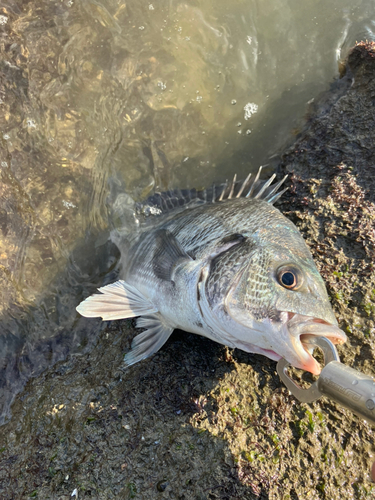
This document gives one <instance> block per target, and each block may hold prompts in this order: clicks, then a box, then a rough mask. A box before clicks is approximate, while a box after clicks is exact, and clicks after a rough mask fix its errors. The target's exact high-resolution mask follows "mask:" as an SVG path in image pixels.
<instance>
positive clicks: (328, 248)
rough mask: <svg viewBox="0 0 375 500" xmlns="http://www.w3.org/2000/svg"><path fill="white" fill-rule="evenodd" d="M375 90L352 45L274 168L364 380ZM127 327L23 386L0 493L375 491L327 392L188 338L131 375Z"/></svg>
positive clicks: (355, 429) (180, 336)
mask: <svg viewBox="0 0 375 500" xmlns="http://www.w3.org/2000/svg"><path fill="white" fill-rule="evenodd" d="M374 97H375V45H374V44H368V43H361V44H358V45H357V46H356V47H355V48H354V49H353V51H352V52H351V54H350V56H349V60H348V64H347V74H346V76H345V77H344V78H343V79H341V80H339V81H338V82H336V83H335V84H334V85H333V87H332V89H331V92H330V93H329V94H328V95H325V96H322V98H321V99H320V100H319V101H318V102H317V103H316V104H315V106H314V108H312V109H311V112H310V117H309V119H308V123H307V126H306V129H305V130H304V131H303V132H301V133H300V136H299V137H297V138H296V142H295V144H294V145H293V146H292V147H291V148H289V149H288V150H287V151H286V152H285V153H284V154H283V155H282V157H281V161H280V164H279V170H280V173H284V172H285V171H287V172H289V173H290V181H291V188H290V190H289V193H287V194H286V195H284V197H283V199H282V202H281V204H280V208H281V209H282V210H283V212H284V213H285V214H286V215H287V216H288V217H290V218H291V219H292V220H293V221H294V222H295V223H296V224H297V226H298V227H299V228H300V230H301V232H302V233H303V235H304V236H305V238H306V240H307V242H308V244H309V246H310V248H311V250H312V252H313V255H314V257H315V260H316V262H317V265H318V267H319V269H320V271H321V273H322V275H323V277H324V279H325V281H326V283H327V287H328V292H329V295H330V297H331V299H332V303H333V307H334V309H335V312H336V314H337V317H338V320H339V323H340V326H341V327H342V328H343V329H344V330H345V331H346V332H347V334H348V342H347V343H346V344H345V345H344V346H342V347H340V348H339V353H340V356H341V359H342V361H343V362H345V363H347V364H349V365H350V366H352V367H354V368H356V369H359V370H361V371H363V372H365V373H367V374H370V375H375V369H374V366H375V365H374V360H375V321H374V320H375V270H374V249H375V247H374V245H375V234H374V227H375V226H374V217H375V199H374V196H375V195H374V192H375V191H374V187H375V186H374V183H375V181H374V173H375V147H374V144H375V123H374V121H375V118H374V116H375V115H374V106H373V103H374V102H375V101H374ZM0 222H1V221H0ZM133 333H134V332H133V326H132V323H130V322H129V321H123V322H116V323H112V324H110V325H109V326H108V327H107V328H106V329H103V330H102V331H101V333H100V335H99V337H98V340H97V343H96V345H95V346H94V347H93V348H91V349H87V350H86V351H84V352H82V353H76V354H74V355H73V354H72V355H70V356H69V357H68V359H67V360H65V361H62V362H60V363H58V364H56V365H55V366H54V367H53V368H51V369H49V370H47V371H45V372H44V373H43V374H42V375H40V376H39V377H37V378H34V379H32V380H31V381H29V383H28V384H27V386H26V388H25V390H24V391H23V393H21V394H20V395H19V396H18V397H17V399H16V401H15V403H14V405H13V408H12V413H13V417H12V420H11V421H10V422H9V423H8V424H6V425H5V426H3V427H2V428H1V430H0V453H1V454H0V497H1V498H7V499H8V498H9V499H11V498H14V499H16V498H17V499H18V498H29V497H30V498H53V499H59V500H60V499H61V500H62V499H68V498H71V494H72V493H73V492H74V490H77V494H78V497H79V498H97V499H107V498H108V499H110V498H116V499H117V498H119V499H128V498H147V499H153V498H155V499H159V498H175V499H216V498H217V499H219V498H220V499H235V498H239V499H240V498H241V499H253V498H258V497H260V498H264V499H283V500H286V499H297V498H298V499H306V498H309V499H339V498H345V499H351V498H353V499H362V498H363V499H366V498H369V499H370V498H374V495H375V485H374V484H373V483H371V479H370V469H371V464H372V462H373V461H374V459H375V445H374V430H373V428H371V427H370V426H369V425H368V424H367V423H365V422H363V421H360V420H359V419H358V418H356V417H355V416H353V415H352V414H351V413H350V412H349V411H347V410H344V409H342V408H340V407H338V406H336V405H335V404H333V403H330V402H329V401H327V400H325V399H321V400H319V401H318V402H316V403H314V404H311V405H303V404H299V403H298V402H296V400H295V399H294V398H293V397H292V396H290V395H289V394H288V391H287V390H286V389H285V387H283V385H282V383H281V382H280V380H279V378H278V376H277V374H276V372H275V363H274V362H272V361H270V360H268V359H266V358H264V357H262V356H256V355H247V354H245V353H242V352H240V351H231V350H229V349H227V348H225V347H222V346H219V345H217V344H214V343H212V342H210V341H208V340H206V339H203V338H199V337H198V336H194V335H190V334H185V333H182V332H177V333H175V334H174V335H173V336H172V338H171V340H170V341H169V342H168V343H167V344H166V346H165V347H164V348H163V349H162V350H161V351H160V352H159V353H157V354H156V355H155V356H153V357H152V359H149V360H145V361H144V362H142V363H140V364H139V365H136V366H134V367H132V368H131V369H128V370H126V371H125V370H124V369H123V364H122V359H123V353H124V352H125V351H126V350H127V349H129V346H130V341H131V337H132V336H133ZM297 376H298V374H297ZM302 378H303V379H304V380H305V381H308V377H306V376H304V377H302Z"/></svg>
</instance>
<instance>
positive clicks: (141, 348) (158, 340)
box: [124, 314, 174, 366]
mask: <svg viewBox="0 0 375 500" xmlns="http://www.w3.org/2000/svg"><path fill="white" fill-rule="evenodd" d="M137 327H138V328H147V330H145V331H144V332H142V333H140V334H139V335H137V336H136V337H135V338H134V340H133V342H132V346H131V347H132V349H131V351H130V352H128V353H127V354H125V357H124V361H125V364H126V365H127V366H130V365H134V364H135V363H138V361H141V360H142V359H145V358H148V357H149V356H151V355H152V354H154V353H155V352H156V351H158V350H159V349H160V348H161V347H162V346H163V345H164V344H165V342H166V341H167V340H168V338H169V337H170V335H171V333H172V332H173V330H174V328H173V327H171V326H169V325H167V324H165V323H164V322H163V320H162V318H160V317H159V315H156V314H150V315H147V316H143V317H141V318H138V319H137Z"/></svg>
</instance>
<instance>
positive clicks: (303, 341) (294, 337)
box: [284, 314, 347, 375]
mask: <svg viewBox="0 0 375 500" xmlns="http://www.w3.org/2000/svg"><path fill="white" fill-rule="evenodd" d="M285 326H286V327H287V329H288V334H289V338H290V341H291V345H292V351H291V352H289V353H288V355H289V356H288V357H289V359H288V357H287V356H284V357H285V359H286V360H287V361H289V363H290V364H292V365H293V366H295V367H296V368H300V369H302V370H306V371H308V372H311V373H312V374H313V375H319V374H320V372H321V367H320V365H319V363H318V362H317V361H316V359H315V358H314V357H313V356H312V352H313V349H314V347H312V346H311V344H310V343H309V338H311V336H320V337H327V338H328V339H329V340H330V341H331V342H332V343H333V344H336V345H337V344H343V343H344V342H345V341H346V340H347V337H346V335H345V333H344V332H343V331H342V330H341V329H340V328H339V327H338V326H336V325H332V324H331V323H328V322H326V321H324V320H322V319H319V318H311V317H308V316H301V315H299V314H290V317H289V320H288V321H287V323H286V324H285Z"/></svg>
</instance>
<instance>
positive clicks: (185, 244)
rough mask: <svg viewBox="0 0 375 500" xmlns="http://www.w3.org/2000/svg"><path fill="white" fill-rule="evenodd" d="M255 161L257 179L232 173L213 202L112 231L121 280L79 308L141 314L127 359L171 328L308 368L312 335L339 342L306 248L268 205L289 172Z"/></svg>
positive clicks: (313, 366) (145, 351) (144, 352)
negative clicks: (265, 176)
mask: <svg viewBox="0 0 375 500" xmlns="http://www.w3.org/2000/svg"><path fill="white" fill-rule="evenodd" d="M260 170H261V169H260ZM260 170H259V172H258V174H257V176H256V178H255V180H254V182H251V181H250V176H248V178H247V179H246V180H245V182H244V183H242V184H240V183H237V182H236V178H234V180H233V182H232V183H231V184H230V185H229V186H227V187H226V188H222V189H221V193H220V196H216V195H215V192H214V194H213V195H212V198H211V201H210V202H209V201H207V200H206V198H207V192H204V195H205V196H203V197H202V196H201V198H200V199H199V198H198V197H197V196H196V199H195V201H193V202H192V203H190V204H187V205H186V206H185V207H182V208H181V207H180V208H176V209H175V210H174V211H173V210H172V211H171V212H169V213H167V214H166V215H164V216H163V215H161V216H154V217H152V220H153V226H152V228H146V229H144V230H141V231H139V232H138V233H135V234H133V235H127V236H125V237H122V238H121V237H117V241H116V242H117V244H118V246H119V248H120V250H121V264H122V271H121V274H120V277H121V279H120V280H119V281H117V282H115V283H113V284H110V285H107V286H104V287H102V288H99V292H101V293H100V294H95V295H92V296H91V297H89V298H87V299H86V300H84V301H83V302H81V304H80V305H79V306H78V307H77V311H78V312H79V313H80V314H81V315H83V316H86V317H99V316H101V317H102V319H103V320H116V319H122V318H133V317H136V316H140V317H139V318H138V319H137V323H136V324H137V327H139V328H143V329H145V331H143V332H142V333H140V334H139V335H137V336H136V337H135V338H134V340H133V343H132V349H131V351H130V352H129V353H127V354H126V355H125V362H126V364H127V365H132V364H134V363H137V362H138V361H140V360H142V359H144V358H147V357H148V356H150V355H151V354H153V353H155V352H156V351H158V350H159V349H160V348H161V347H162V345H163V344H164V343H165V342H166V341H167V339H168V338H169V336H170V335H171V333H172V332H173V330H174V329H175V328H179V329H181V330H185V331H188V332H192V333H197V334H200V335H203V336H205V337H208V338H210V339H212V340H215V341H216V342H219V343H221V344H224V345H227V346H229V347H233V348H234V347H237V348H240V349H242V350H244V351H246V352H252V353H260V354H263V355H265V356H267V357H269V358H271V359H273V360H279V359H280V358H285V359H286V360H287V361H288V362H289V363H290V364H291V365H292V366H295V367H297V368H301V369H303V370H306V371H309V372H311V373H313V374H319V373H320V365H319V364H318V362H317V361H316V360H315V359H314V358H313V356H312V355H311V352H310V351H309V347H308V346H307V340H308V338H309V336H311V335H320V336H324V337H328V338H329V339H330V340H331V341H332V342H333V343H335V344H340V343H343V342H345V340H346V336H345V334H344V332H343V331H342V330H340V329H339V328H338V326H337V321H336V318H335V316H334V314H333V311H332V308H331V305H330V302H329V299H328V295H327V291H326V288H325V286H324V283H323V280H322V278H321V276H320V274H319V272H318V270H317V268H316V266H315V264H314V262H313V259H312V256H311V253H310V251H309V249H308V248H307V246H306V244H305V242H304V240H303V238H302V236H301V234H300V233H299V231H298V229H297V228H296V227H295V226H294V224H293V223H292V222H291V221H290V220H289V219H287V218H286V217H285V216H284V215H282V213H281V212H280V211H279V210H278V209H277V208H275V207H274V206H273V203H274V202H275V201H276V200H277V199H278V198H279V197H280V196H281V194H282V193H283V192H284V191H285V190H284V191H282V192H278V190H279V188H280V186H281V185H282V183H283V182H284V181H285V178H286V177H285V178H284V179H283V180H282V181H280V182H279V183H277V184H272V182H273V180H274V178H275V175H273V176H272V177H271V178H270V179H269V180H268V181H267V182H265V183H264V182H261V181H259V174H260ZM177 201H178V200H177ZM172 204H173V203H172ZM304 341H306V345H304Z"/></svg>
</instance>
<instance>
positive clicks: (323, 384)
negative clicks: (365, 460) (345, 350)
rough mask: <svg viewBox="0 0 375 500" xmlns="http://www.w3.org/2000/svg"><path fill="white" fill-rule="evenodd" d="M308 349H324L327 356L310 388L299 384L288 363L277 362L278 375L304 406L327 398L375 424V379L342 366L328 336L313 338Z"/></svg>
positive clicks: (283, 360) (283, 361)
mask: <svg viewBox="0 0 375 500" xmlns="http://www.w3.org/2000/svg"><path fill="white" fill-rule="evenodd" d="M306 343H307V342H305V344H306ZM308 346H309V347H314V346H316V347H320V349H321V350H322V351H323V355H324V368H323V369H322V371H321V373H320V375H319V378H318V379H317V380H316V381H315V382H314V383H313V384H311V386H310V387H309V388H308V389H303V388H302V387H300V386H299V385H297V384H296V383H295V382H294V380H292V378H291V377H290V376H289V374H288V372H287V370H288V368H289V367H290V363H288V361H286V360H285V359H280V361H279V362H278V363H277V373H278V374H279V377H280V378H281V380H282V381H283V382H284V384H285V385H286V387H287V388H288V389H289V391H290V392H291V393H292V394H293V396H295V397H296V398H297V399H298V400H299V401H300V402H301V403H312V402H313V401H316V400H317V399H319V398H320V397H321V396H326V397H327V398H329V399H332V400H333V401H335V402H336V403H338V404H339V405H341V406H344V407H345V408H348V409H349V410H351V411H352V412H353V413H355V414H357V415H358V416H360V417H361V418H363V419H364V420H366V421H367V422H368V423H369V424H372V425H375V380H374V379H373V378H372V377H370V376H368V375H365V374H364V373H361V372H360V371H357V370H354V369H353V368H350V367H349V366H346V365H344V364H343V363H340V358H339V355H338V353H337V350H336V347H335V346H334V344H333V343H332V342H331V341H330V340H329V339H327V338H326V337H318V336H316V337H315V336H311V337H310V338H309V341H308Z"/></svg>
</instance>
